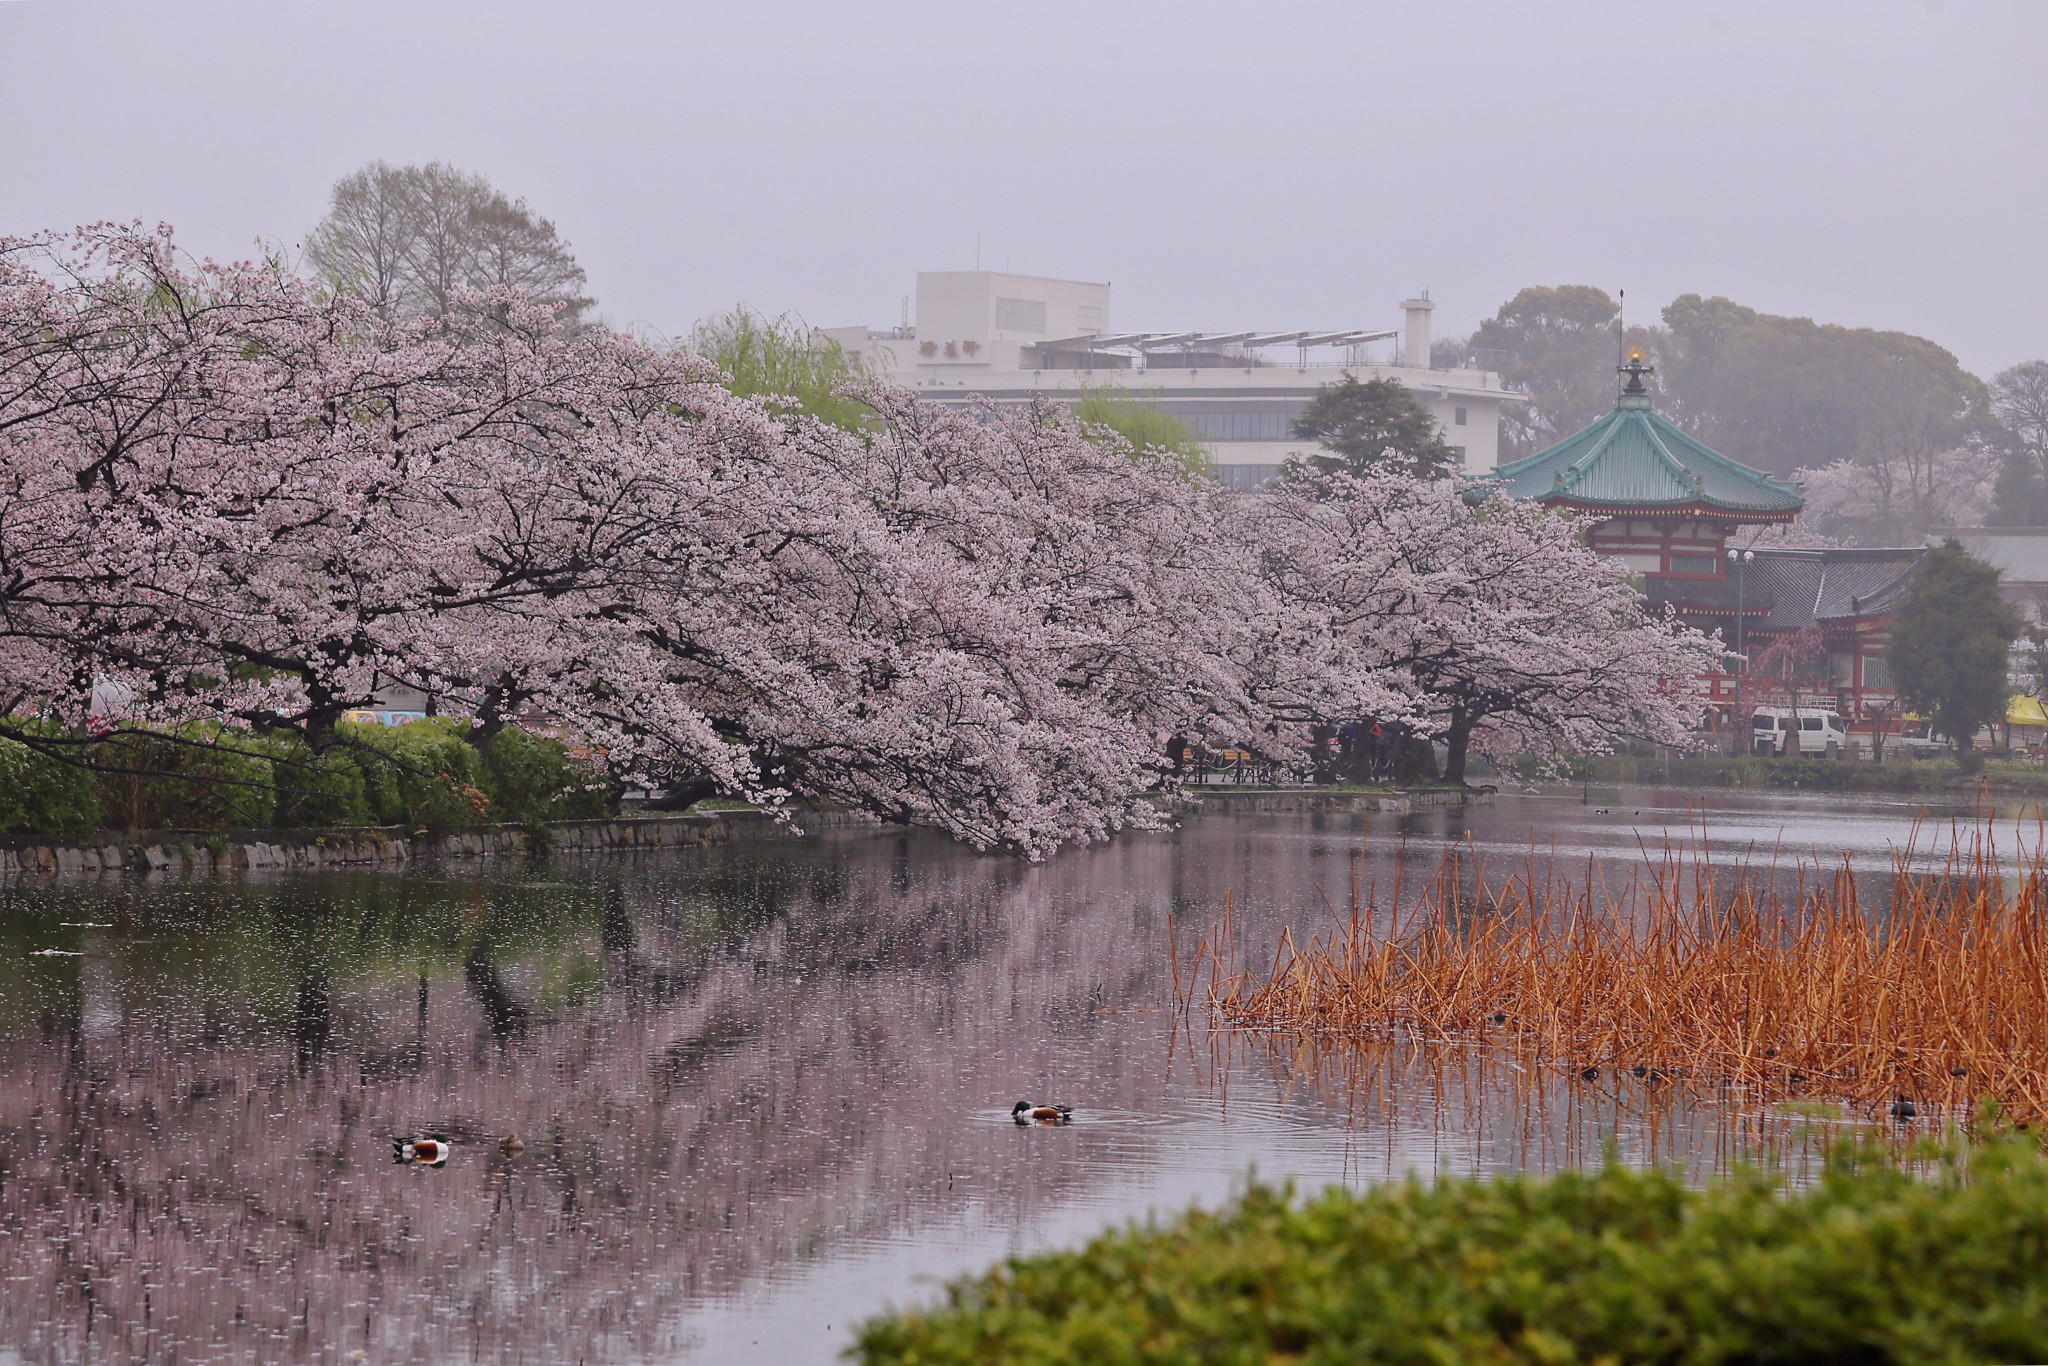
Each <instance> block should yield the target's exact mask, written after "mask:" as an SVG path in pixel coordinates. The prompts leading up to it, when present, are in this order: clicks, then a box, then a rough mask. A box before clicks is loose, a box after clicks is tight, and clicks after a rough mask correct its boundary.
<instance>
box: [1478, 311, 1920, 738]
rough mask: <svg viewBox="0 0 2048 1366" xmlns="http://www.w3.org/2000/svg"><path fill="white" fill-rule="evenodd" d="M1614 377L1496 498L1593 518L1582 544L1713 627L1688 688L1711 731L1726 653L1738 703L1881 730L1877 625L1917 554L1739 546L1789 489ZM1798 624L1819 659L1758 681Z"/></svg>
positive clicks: (1887, 700) (1793, 500)
mask: <svg viewBox="0 0 2048 1366" xmlns="http://www.w3.org/2000/svg"><path fill="white" fill-rule="evenodd" d="M1620 373H1621V374H1623V375H1625V376H1626V377H1627V383H1626V384H1625V385H1624V386H1623V388H1622V390H1621V394H1620V396H1619V397H1617V398H1616V400H1615V404H1614V410H1613V411H1612V412H1610V413H1607V414H1605V415H1604V416H1602V417H1601V418H1600V419H1599V420H1598V421H1596V422H1594V423H1593V424H1592V425H1591V426H1589V427H1587V428H1585V429H1584V430H1583V431H1580V432H1576V433H1574V434H1573V435H1571V436H1568V437H1566V438H1565V439H1564V440H1563V441H1560V442H1558V443H1557V444H1556V445H1555V446H1552V447H1551V448H1550V449H1548V450H1546V451H1542V452H1539V453H1538V454H1536V455H1532V456H1529V457H1528V458H1526V459H1523V460H1517V461H1514V462H1512V463H1510V464H1506V465H1503V466H1501V467H1500V468H1499V469H1498V470H1496V471H1495V472H1494V473H1493V475H1492V478H1494V479H1496V480H1498V481H1499V482H1500V484H1501V485H1502V486H1503V489H1504V491H1505V492H1506V493H1507V495H1508V496H1509V497H1512V498H1523V499H1528V500H1531V501H1533V502H1539V503H1543V504H1546V505H1548V506H1551V507H1561V508H1570V509H1572V510H1573V511H1575V512H1577V513H1579V514H1580V515H1581V516H1583V517H1586V518H1588V519H1589V520H1592V519H1597V520H1592V524H1591V525H1590V527H1589V528H1588V530H1587V532H1586V541H1587V544H1589V545H1590V546H1592V547H1593V549H1595V550H1597V551H1599V552H1600V553H1602V554H1604V555H1611V556H1614V557H1615V558H1617V559H1619V560H1621V561H1622V562H1623V563H1624V564H1626V565H1628V567H1629V568H1630V569H1632V570H1634V571H1635V572H1636V573H1637V574H1638V575H1640V576H1641V578H1642V584H1643V592H1644V594H1645V595H1646V596H1647V597H1648V599H1649V601H1650V603H1651V604H1652V605H1653V606H1663V605H1666V604H1668V605H1670V606H1671V608H1672V609H1673V610H1675V611H1676V612H1677V613H1678V615H1679V617H1680V618H1681V619H1682V620H1684V621H1685V622H1686V623H1687V624H1688V625H1691V626H1695V627H1697V628H1699V629H1700V630H1702V631H1707V632H1710V633H1711V632H1715V631H1718V632H1719V633H1720V636H1721V641H1722V644H1723V646H1724V647H1725V648H1726V649H1727V651H1728V654H1727V663H1726V666H1725V667H1724V669H1723V670H1721V671H1718V672H1716V673H1713V674H1711V675H1709V676H1707V677H1706V678H1703V679H1701V680H1700V684H1701V695H1702V701H1704V702H1706V703H1708V705H1709V707H1710V709H1711V723H1712V724H1713V725H1714V726H1715V727H1716V728H1717V729H1718V728H1720V727H1721V726H1724V725H1726V724H1728V722H1729V720H1730V718H1731V717H1732V715H1733V713H1734V711H1735V709H1736V702H1737V677H1736V674H1737V668H1736V666H1737V661H1738V660H1739V659H1747V660H1748V661H1749V678H1748V681H1747V682H1746V683H1745V684H1744V685H1743V692H1744V694H1745V696H1744V699H1743V705H1744V706H1745V707H1747V706H1753V705H1757V704H1760V703H1762V702H1765V701H1768V700H1781V701H1790V700H1792V698H1793V696H1794V695H1796V696H1797V699H1798V701H1799V704H1800V705H1801V706H1805V707H1814V708H1823V707H1826V708H1833V709H1834V710H1836V711H1838V712H1840V714H1841V715H1842V717H1843V718H1844V719H1845V720H1847V721H1849V722H1850V723H1851V726H1852V729H1853V728H1858V727H1860V728H1861V729H1863V730H1864V731H1865V732H1867V731H1868V729H1869V726H1870V724H1871V723H1872V722H1873V720H1875V721H1876V722H1878V723H1879V724H1888V723H1889V722H1890V720H1891V713H1892V712H1893V711H1894V710H1895V696H1894V692H1893V688H1892V683H1891V677H1890V675H1889V673H1888V672H1887V671H1886V670H1885V666H1884V646H1885V639H1886V637H1885V626H1886V624H1887V623H1888V622H1889V620H1890V613H1891V606H1892V603H1893V602H1894V601H1895V600H1896V598H1897V597H1898V594H1899V593H1900V591H1901V590H1902V589H1903V588H1904V586H1905V581H1906V576H1907V575H1908V573H1910V572H1911V570H1912V568H1913V565H1914V564H1915V563H1916V562H1917V561H1918V560H1919V558H1920V555H1921V554H1922V551H1921V550H1920V549H1919V548H1917V547H1916V548H1912V549H1904V550H1863V549H1850V548H1840V549H1825V550H1788V549H1751V548H1748V547H1746V546H1741V545H1740V544H1739V543H1740V542H1741V541H1743V540H1745V539H1754V530H1753V529H1762V528H1767V527H1770V526H1774V525H1784V524H1786V523H1789V522H1791V521H1792V520H1793V519H1794V518H1796V517H1797V516H1798V515H1799V512H1800V509H1801V507H1802V506H1803V500H1802V498H1801V496H1800V490H1799V485H1797V484H1796V483H1792V482H1790V481H1787V480H1783V479H1774V478H1772V477H1771V476H1769V475H1767V474H1765V473H1763V472H1762V471H1760V470H1754V469H1751V468H1750V467H1749V466H1747V465H1744V464H1742V463H1741V462H1739V461H1736V460H1731V459H1729V458H1728V457H1727V456H1725V455H1722V454H1721V453H1720V452H1718V451H1715V450H1713V449H1711V448H1710V447H1708V446H1706V445H1703V444H1702V443H1700V442H1699V441H1696V440H1694V439H1693V438H1692V437H1690V436H1687V435H1686V434H1685V433H1684V432H1682V431H1680V430H1679V429H1678V428H1677V427H1676V426H1675V425H1674V424H1673V423H1671V422H1670V421H1669V420H1668V419H1666V418H1664V417H1662V416H1660V415H1659V414H1658V413H1657V411H1656V410H1655V409H1654V408H1653V407H1652V406H1651V401H1650V393H1649V390H1648V389H1647V388H1646V387H1645V386H1644V384H1643V379H1644V377H1645V376H1646V375H1650V374H1652V373H1654V371H1653V369H1652V367H1650V366H1648V365H1645V364H1644V363H1643V359H1642V353H1641V352H1640V351H1638V352H1635V353H1633V354H1632V355H1631V356H1630V358H1629V361H1628V363H1627V364H1625V365H1623V366H1621V367H1620ZM1746 531H1747V532H1749V535H1748V536H1747V537H1745V535H1744V533H1745V532H1746ZM1731 542H1735V543H1737V545H1736V548H1734V549H1731ZM1809 625H1811V626H1814V627H1817V628H1818V631H1819V634H1820V638H1821V641H1822V645H1823V649H1824V652H1825V658H1824V659H1821V658H1817V657H1816V658H1813V659H1811V660H1810V661H1802V662H1800V663H1799V664H1798V665H1797V666H1796V667H1794V668H1792V669H1791V670H1790V672H1791V673H1792V674H1793V675H1796V676H1792V677H1787V676H1786V672H1787V671H1786V669H1785V668H1784V667H1783V662H1782V660H1781V659H1773V661H1772V664H1771V669H1770V672H1771V676H1770V677H1763V676H1760V675H1759V674H1758V672H1757V670H1758V665H1759V662H1760V661H1761V660H1762V658H1763V656H1765V655H1766V653H1768V652H1769V651H1770V647H1771V646H1772V645H1773V644H1775V643H1777V642H1779V641H1782V640H1785V639H1787V638H1788V637H1791V636H1793V635H1796V634H1797V633H1798V632H1800V631H1801V630H1803V629H1804V628H1806V627H1808V626H1809ZM1779 653H1780V655H1781V656H1782V655H1783V654H1784V653H1785V652H1779Z"/></svg>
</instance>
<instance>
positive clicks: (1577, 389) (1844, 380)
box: [1434, 285, 2048, 545]
mask: <svg viewBox="0 0 2048 1366" xmlns="http://www.w3.org/2000/svg"><path fill="white" fill-rule="evenodd" d="M1620 318H1621V308H1620V304H1619V301H1618V300H1616V299H1615V298H1614V297H1612V296H1610V295H1609V294H1608V293H1607V292H1606V291H1605V290H1602V289H1597V288H1594V287H1593V286H1590V285H1560V286H1555V287H1551V286H1539V287H1534V288H1530V289H1524V290H1522V291H1521V292H1520V293H1518V294H1516V295H1515V296H1514V297H1513V298H1512V299H1510V300H1508V301H1507V302H1506V303H1504V304H1502V305H1501V307H1500V309H1499V311H1498V312H1497V313H1495V315H1494V316H1493V317H1491V318H1488V319H1487V320H1486V321H1484V322H1482V323H1481V324H1480V325H1479V327H1478V329H1477V330H1476V331H1474V332H1473V334H1472V335H1471V336H1470V337H1468V338H1448V339H1445V340H1443V341H1440V342H1439V343H1438V344H1437V347H1436V348H1435V352H1434V359H1435V360H1436V361H1437V363H1439V364H1469V365H1474V366H1477V367H1480V368H1484V369H1488V370H1493V371H1496V372H1498V373H1499V374H1500V376H1501V377H1502V378H1503V379H1504V380H1506V381H1507V383H1508V384H1510V385H1511V386H1513V387H1515V388H1517V389H1520V390H1521V391H1523V392H1524V393H1526V394H1527V395H1528V396H1529V402H1528V403H1527V404H1526V405H1525V406H1523V407H1521V408H1519V409H1516V410H1510V411H1509V412H1507V413H1506V414H1504V417H1503V424H1502V438H1503V458H1504V459H1508V458H1513V457H1516V456H1522V455H1529V454H1533V453H1534V452H1536V451H1539V450H1541V449H1543V448H1544V447H1546V446H1548V445H1550V444H1551V443H1553V442H1555V441H1557V440H1559V439H1561V438H1563V437H1565V436H1568V435H1570V434H1571V433H1572V432H1574V431H1577V430H1578V429H1579V428H1581V427H1583V426H1585V425H1586V424H1587V423H1589V422H1591V421H1593V420H1594V419H1595V418H1597V417H1598V416H1599V415H1600V414H1601V413H1603V412H1605V411H1606V410H1607V409H1608V408H1609V407H1610V406H1612V404H1613V402H1614V392H1615V389H1614V379H1613V367H1614V364H1615V359H1616V355H1617V352H1618V350H1619V348H1620V347H1621V346H1623V345H1627V346H1640V347H1641V348H1642V349H1643V350H1644V352H1645V353H1646V354H1647V355H1649V356H1650V357H1651V359H1652V360H1653V361H1654V362H1655V364H1656V366H1657V372H1658V373H1657V379H1656V385H1657V402H1658V406H1659V408H1660V409H1661V410H1662V411H1664V412H1665V413H1666V414H1668V415H1669V416H1670V417H1671V418H1672V419H1673V420H1675V421H1677V422H1679V423H1681V424H1683V425H1684V426H1685V428H1686V430H1688V431H1689V432H1691V433H1692V434H1694V435H1695V436H1697V437H1699V438H1700V439H1701V440H1702V441H1705V442H1706V443H1707V444H1708V445H1710V446H1712V447H1714V448H1715V449H1716V450H1719V451H1722V452H1724V453H1726V454H1727V455H1730V456H1733V457H1734V458H1735V459H1737V460H1740V461H1742V462H1743V463H1745V464H1748V465H1753V466H1755V467H1756V468H1758V469H1761V470H1765V471H1767V472H1769V473H1771V474H1776V475H1781V476H1794V477H1797V478H1800V479H1803V480H1805V481H1806V483H1807V486H1808V487H1807V502H1808V511H1807V515H1806V516H1805V517H1804V518H1802V519H1801V529H1802V531H1803V532H1805V533H1806V534H1807V535H1809V536H1817V537H1819V538H1822V539H1828V540H1837V541H1843V542H1850V543H1857V544H1865V545H1878V544H1915V543H1918V542H1919V541H1920V540H1921V539H1922V538H1924V536H1925V535H1926V534H1927V532H1928V531H1929V530H1930V529H1932V528H1935V527H1940V526H1945V525H1955V524H1964V523H1974V522H1991V523H1994V524H2000V525H2017V526H2048V361H2038V360H2037V361H2028V362H2025V363H2024V364H2021V365H2016V366H2013V367H2012V368H2010V369H2008V370H2005V371H2002V372H2001V373H1999V374H1998V375H1996V376H1994V377H1993V378H1992V379H1991V381H1990V382H1989V383H1988V384H1987V383H1985V382H1984V381H1982V380H1980V379H1978V378H1977V377H1976V376H1975V375H1972V374H1970V373H1969V372H1968V371H1966V370H1964V369H1963V368H1962V366H1961V365H1960V364H1959V363H1958V362H1957V360H1956V358H1955V357H1954V356H1953V355H1951V354H1950V353H1949V352H1948V351H1947V350H1946V349H1944V348H1943V347H1941V346H1939V345H1937V344H1936V343H1934V342H1931V341H1929V340H1927V339H1926V338H1924V337H1916V336H1913V335H1911V334H1910V333H1905V332H1890V331H1880V330H1877V329H1874V328H1858V327H1839V326H1835V325H1832V324H1826V323H1816V322H1814V321H1813V320H1811V319H1808V318H1789V317H1781V316H1778V315H1775V314H1770V313H1761V312H1758V311H1757V310H1756V309H1753V308H1748V307H1745V306H1743V305H1741V304H1738V303H1735V302H1734V301H1732V300H1729V299H1725V298H1720V297H1713V298H1704V297H1702V296H1700V295H1698V294H1684V295H1680V296H1679V297H1678V298H1676V299H1674V300H1672V301H1671V303H1670V304H1669V305H1667V306H1666V307H1665V308H1664V310H1663V312H1662V314H1661V317H1660V319H1659V321H1658V322H1656V323H1651V324H1633V325H1630V326H1629V327H1628V328H1627V335H1626V336H1625V337H1622V336H1617V330H1618V326H1619V322H1620Z"/></svg>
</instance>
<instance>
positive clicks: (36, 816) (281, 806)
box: [0, 718, 612, 840]
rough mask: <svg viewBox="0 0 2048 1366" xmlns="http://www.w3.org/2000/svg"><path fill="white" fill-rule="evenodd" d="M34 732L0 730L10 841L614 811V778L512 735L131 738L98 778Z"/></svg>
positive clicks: (108, 744) (585, 816)
mask: <svg viewBox="0 0 2048 1366" xmlns="http://www.w3.org/2000/svg"><path fill="white" fill-rule="evenodd" d="M37 725H38V723H36V722H33V721H21V720H9V721H5V722H0V836H26V837H32V838H37V839H49V840H77V839H81V838H84V837H87V836H90V835H93V834H94V833H95V832H98V831H119V830H160V829H175V830H181V831H208V830H230V829H234V830H245V829H257V830H261V829H305V828H329V827H343V828H346V827H372V826H388V827H395V828H398V829H402V830H405V831H411V832H421V833H426V834H433V835H439V834H443V833H446V832H448V831H451V830H455V829H459V828H463V827H468V826H474V825H479V824H483V823H486V822H498V823H508V824H512V825H517V826H521V827H524V828H526V829H529V830H532V831H536V832H538V831H540V830H542V829H545V828H546V827H548V826H551V825H553V824H556V823H558V822H561V821H573V820H591V819H598V818H601V817H604V816H606V815H609V814H610V813H611V810H612V803H611V800H610V794H609V786H608V783H607V780H606V775H605V774H604V772H603V771H602V770H601V769H600V768H598V767H597V766H596V765H594V764H592V763H590V762H588V761H586V760H583V759H580V758H578V757H577V756H576V755H575V754H573V753H572V752H571V751H570V749H569V747H568V746H567V745H565V744H564V743H563V742H562V741H560V740H557V739H554V738H552V737H549V736H544V735H537V734H534V733H533V732H530V731H525V730H521V729H518V728H515V727H507V728H505V729H503V730H500V731H499V732H497V733H496V734H495V735H494V736H493V737H492V738H491V741H490V744H489V745H488V746H482V747H480V746H478V745H476V744H473V743H471V742H470V739H469V729H470V722H469V721H468V720H467V719H466V718H429V719H427V720H424V721H417V722H414V723H413V724H411V725H406V726H382V725H375V724H356V723H352V722H343V723H342V724H341V725H340V726H339V727H337V736H336V738H337V743H336V744H334V745H332V746H330V747H328V748H327V749H325V750H323V751H318V752H316V751H315V750H314V749H313V748H312V747H311V746H310V745H309V744H307V743H306V741H305V740H304V739H303V738H302V737H299V736H297V735H293V734H289V733H281V734H269V735H258V734H255V733H252V732H250V731H246V730H239V729H233V728H229V727H224V726H220V725H216V724H211V723H193V724H188V725H185V726H181V727H177V728H175V729H171V730H146V729H134V730H122V731H117V732H115V733H114V734H112V735H110V736H106V737H104V738H102V739H100V740H98V741H96V742H95V744H94V746H93V749H94V751H95V752H94V753H93V756H92V757H93V759H94V761H95V762H96V763H98V764H100V765H102V768H100V769H91V768H85V767H81V766H79V765H75V764H68V763H65V762H63V761H61V760H58V759H53V758H51V757H49V756H48V755H47V754H44V753H42V752H40V751H38V750H36V749H33V748H31V747H29V746H28V745H25V744H23V743H21V741H20V740H19V739H17V738H14V737H15V736H18V735H20V734H22V733H24V732H26V731H29V730H31V729H33V728H35V727H36V726H37ZM109 769H121V770H126V771H107V770H109Z"/></svg>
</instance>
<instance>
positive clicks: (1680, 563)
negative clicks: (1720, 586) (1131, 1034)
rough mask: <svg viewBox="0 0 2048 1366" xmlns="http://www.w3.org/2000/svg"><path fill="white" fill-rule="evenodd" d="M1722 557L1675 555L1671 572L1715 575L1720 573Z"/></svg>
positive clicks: (1672, 558) (1672, 559)
mask: <svg viewBox="0 0 2048 1366" xmlns="http://www.w3.org/2000/svg"><path fill="white" fill-rule="evenodd" d="M1720 568H1721V557H1720V556H1718V555H1673V556H1672V557H1671V572H1672V573H1674V574H1714V573H1718V572H1720Z"/></svg>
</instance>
